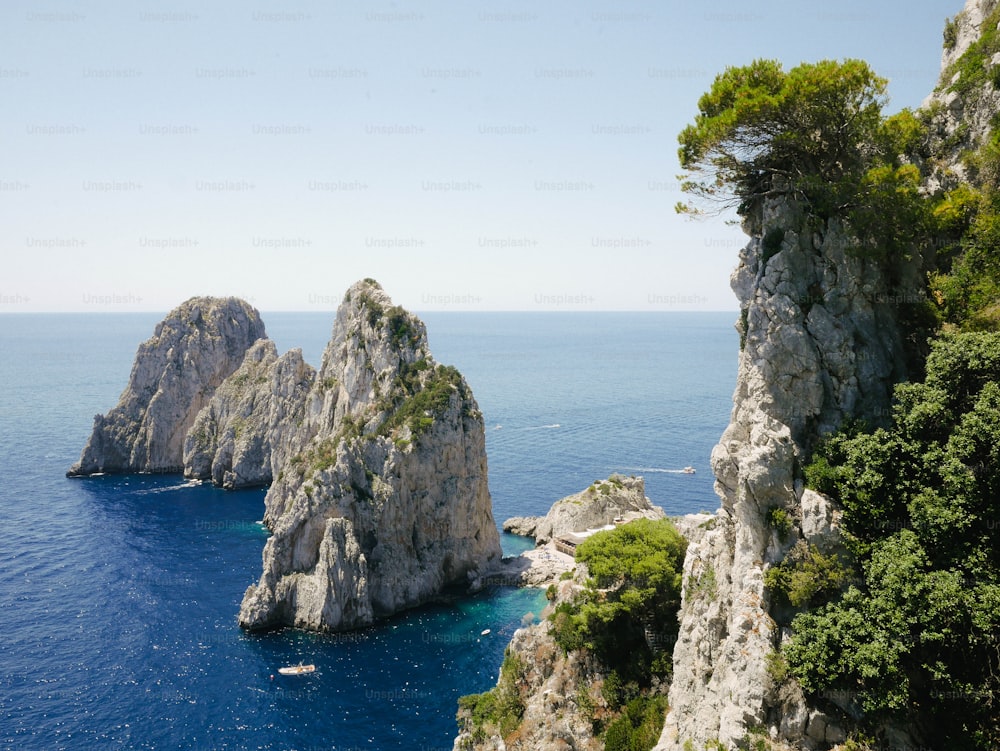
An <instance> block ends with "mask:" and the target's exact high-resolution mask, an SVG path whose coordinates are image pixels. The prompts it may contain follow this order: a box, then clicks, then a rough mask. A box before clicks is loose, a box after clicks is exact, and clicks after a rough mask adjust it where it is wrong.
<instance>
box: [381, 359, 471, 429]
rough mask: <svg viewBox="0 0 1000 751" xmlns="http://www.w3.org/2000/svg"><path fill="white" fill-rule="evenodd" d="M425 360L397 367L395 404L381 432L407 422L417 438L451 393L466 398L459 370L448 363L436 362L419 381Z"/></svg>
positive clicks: (449, 399) (447, 402)
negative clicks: (437, 363) (398, 370)
mask: <svg viewBox="0 0 1000 751" xmlns="http://www.w3.org/2000/svg"><path fill="white" fill-rule="evenodd" d="M427 368H428V364H427V361H426V360H418V361H417V362H416V363H414V364H413V365H411V366H409V367H404V368H402V369H401V370H400V376H399V377H398V378H397V382H396V384H395V386H394V389H393V390H394V396H395V398H396V400H397V404H396V405H395V406H394V407H393V411H392V413H391V414H390V415H389V417H388V418H387V419H386V421H385V422H384V423H383V425H382V427H381V429H380V431H379V432H380V433H382V434H384V435H388V434H389V433H391V432H392V431H393V430H396V429H397V428H401V427H402V426H404V425H407V426H409V428H410V431H411V432H412V434H413V437H414V438H419V437H420V436H421V435H422V434H423V433H424V432H425V431H426V430H427V429H429V428H430V427H431V426H432V425H433V424H434V420H435V418H436V417H437V416H440V415H442V414H443V413H444V412H445V410H447V409H448V405H449V403H450V402H451V397H452V395H453V394H455V393H458V394H460V395H463V396H464V397H466V398H469V395H468V394H465V393H464V381H463V380H462V374H461V373H459V372H458V370H457V369H456V368H454V367H452V366H450V365H437V366H435V367H434V369H433V371H431V372H430V375H429V376H425V377H423V380H422V381H421V378H420V376H419V375H418V374H419V373H423V372H424V371H425V370H427Z"/></svg>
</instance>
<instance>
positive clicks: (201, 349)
mask: <svg viewBox="0 0 1000 751" xmlns="http://www.w3.org/2000/svg"><path fill="white" fill-rule="evenodd" d="M264 336H265V332H264V324H263V323H262V322H261V320H260V315H259V314H258V313H257V311H256V310H255V309H254V308H252V307H251V306H250V305H248V304H247V303H245V302H243V301H242V300H238V299H236V298H232V297H229V298H211V297H194V298H192V299H190V300H188V301H187V302H185V303H183V304H182V305H180V306H179V307H177V308H176V309H174V310H173V311H171V312H170V313H169V314H168V315H167V317H166V318H164V319H163V321H161V322H160V323H159V324H157V326H156V329H155V331H154V333H153V336H152V338H150V339H149V340H147V341H146V342H144V343H143V344H142V345H140V347H139V350H138V352H137V353H136V357H135V364H134V365H133V366H132V374H131V376H130V377H129V382H128V386H127V387H126V388H125V391H124V392H122V395H121V398H120V399H119V401H118V404H117V406H115V407H114V408H113V409H112V410H111V411H110V412H108V414H106V415H97V416H96V417H95V418H94V428H93V432H92V434H91V436H90V439H89V440H88V441H87V445H86V446H85V447H84V449H83V453H82V455H81V456H80V460H79V461H78V462H77V463H76V464H74V465H73V466H72V467H71V468H70V470H69V471H68V472H67V475H70V476H78V475H90V474H95V473H99V472H111V473H114V472H179V471H181V469H182V467H183V465H184V461H183V447H184V438H185V436H186V434H187V432H188V430H189V429H190V427H191V425H192V424H193V423H194V420H195V416H196V415H197V414H198V412H199V411H200V410H201V409H202V407H204V406H205V404H207V402H208V401H209V399H210V398H211V397H212V395H213V393H214V392H215V390H216V388H217V387H218V386H219V384H221V383H222V382H223V380H225V378H226V377H227V376H229V375H230V374H231V373H232V372H233V371H235V370H236V369H237V368H238V367H239V366H240V364H241V363H242V362H243V358H244V356H245V355H246V352H247V350H248V349H250V347H251V346H252V345H253V344H254V342H256V341H257V340H258V339H261V338H263V337H264Z"/></svg>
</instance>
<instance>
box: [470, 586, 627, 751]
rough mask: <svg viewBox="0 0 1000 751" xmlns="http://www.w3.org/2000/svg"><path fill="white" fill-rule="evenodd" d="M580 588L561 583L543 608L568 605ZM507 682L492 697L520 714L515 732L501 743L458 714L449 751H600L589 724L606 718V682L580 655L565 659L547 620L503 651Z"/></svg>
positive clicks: (491, 730) (490, 730) (494, 733)
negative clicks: (502, 698)
mask: <svg viewBox="0 0 1000 751" xmlns="http://www.w3.org/2000/svg"><path fill="white" fill-rule="evenodd" d="M579 588H580V585H579V584H578V583H577V582H573V581H563V582H560V583H559V584H558V585H557V589H558V593H557V595H556V599H555V601H554V602H553V603H552V604H551V605H550V606H549V607H548V608H546V610H545V612H544V613H543V616H547V615H548V614H549V613H550V612H551V609H552V607H554V606H555V605H556V604H558V603H560V602H565V601H569V600H570V599H572V596H573V593H574V591H576V590H578V589H579ZM507 655H508V657H507V658H506V664H507V668H506V669H507V670H509V671H511V673H512V674H511V675H509V676H506V677H504V676H501V678H500V680H499V682H498V687H497V689H495V690H496V691H499V692H503V693H504V694H505V695H506V696H505V698H506V700H507V701H508V702H511V703H514V702H516V703H517V704H518V705H519V706H520V707H522V708H523V711H522V713H521V715H520V717H519V719H518V722H517V728H516V729H515V730H514V731H512V732H508V734H507V736H506V738H504V737H501V736H502V730H500V729H498V728H496V727H477V726H476V723H475V721H474V719H473V717H472V713H471V712H469V711H468V710H466V709H462V710H460V711H459V713H458V723H459V728H460V730H459V733H458V735H457V736H456V738H455V741H454V751H505V750H506V749H514V748H524V749H560V750H563V749H576V750H577V751H601V750H602V749H603V748H604V743H603V742H602V741H601V739H600V738H598V737H596V736H595V733H594V723H595V720H597V719H598V718H603V717H606V716H607V715H608V714H609V711H608V708H607V702H606V701H605V699H604V698H603V697H602V696H601V688H602V686H603V684H604V680H605V678H606V676H605V674H604V672H602V670H601V669H600V665H599V664H598V663H597V661H596V660H594V659H593V658H592V657H589V656H587V655H585V654H584V653H583V652H582V651H581V650H575V651H573V652H570V653H569V654H566V653H564V652H563V650H562V648H561V647H560V646H559V645H558V644H557V643H556V641H555V639H554V638H553V637H552V634H551V626H550V624H549V622H548V620H542V622H541V623H536V624H534V625H531V626H526V627H524V628H519V629H518V630H517V631H515V632H514V636H513V637H512V638H511V641H510V644H509V645H508V647H507Z"/></svg>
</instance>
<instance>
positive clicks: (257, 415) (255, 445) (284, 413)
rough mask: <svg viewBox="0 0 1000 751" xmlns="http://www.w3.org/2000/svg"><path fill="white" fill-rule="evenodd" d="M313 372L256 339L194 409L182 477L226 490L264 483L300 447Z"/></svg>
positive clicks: (294, 355) (298, 358) (298, 356)
mask: <svg viewBox="0 0 1000 751" xmlns="http://www.w3.org/2000/svg"><path fill="white" fill-rule="evenodd" d="M315 377H316V371H315V370H314V369H313V368H311V367H310V366H309V365H308V364H307V363H306V362H305V361H304V360H303V359H302V351H301V350H298V349H294V350H291V351H289V352H287V353H286V354H284V355H282V356H281V357H280V358H279V357H278V352H277V349H276V348H275V346H274V342H272V341H270V340H269V339H261V340H259V341H258V342H257V343H256V344H254V346H253V347H251V348H250V350H249V351H248V352H247V354H246V358H245V359H244V360H243V364H242V365H241V366H240V367H239V369H238V370H237V371H236V372H235V373H233V374H232V375H231V376H229V378H227V379H226V380H225V381H223V383H222V385H220V386H219V388H218V389H217V390H216V392H215V394H214V396H213V397H212V399H211V401H209V403H208V404H207V405H205V407H204V409H202V410H201V412H199V413H198V416H197V417H196V418H195V421H194V424H193V425H192V426H191V429H190V430H189V431H188V434H187V437H186V439H185V441H184V475H185V476H186V477H192V478H196V479H200V480H209V479H210V480H211V481H212V482H213V483H214V484H216V485H219V486H221V487H224V488H227V489H230V490H232V489H235V488H244V487H252V486H259V485H267V484H269V483H270V482H271V480H272V479H273V477H274V476H275V475H277V473H278V472H279V471H280V469H281V467H282V466H283V465H284V463H285V462H286V461H287V460H288V459H289V458H291V456H292V455H293V454H294V453H295V452H296V451H298V450H299V449H301V448H302V445H304V443H305V440H306V439H307V438H308V436H307V435H305V436H304V435H303V431H302V430H299V429H297V426H301V425H302V424H303V423H304V421H305V411H306V397H307V395H308V394H309V392H310V390H311V388H312V386H313V382H314V381H315Z"/></svg>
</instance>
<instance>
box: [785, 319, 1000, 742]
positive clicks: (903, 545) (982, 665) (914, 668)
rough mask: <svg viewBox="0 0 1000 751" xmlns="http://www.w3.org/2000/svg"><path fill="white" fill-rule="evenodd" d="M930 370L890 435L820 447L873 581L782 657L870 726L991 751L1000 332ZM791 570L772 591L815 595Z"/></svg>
mask: <svg viewBox="0 0 1000 751" xmlns="http://www.w3.org/2000/svg"><path fill="white" fill-rule="evenodd" d="M926 373H927V374H926V378H925V380H924V382H923V383H914V384H904V385H900V386H898V387H897V389H896V398H897V406H896V409H895V411H894V419H893V425H892V426H891V427H890V428H889V429H880V430H877V431H874V432H871V433H865V432H862V433H858V434H856V435H851V436H844V437H839V438H834V439H832V440H830V441H827V442H826V443H824V445H823V446H822V447H821V450H822V451H823V452H824V455H825V456H826V457H827V459H828V461H830V463H831V464H834V465H836V466H837V467H838V471H837V474H836V482H835V487H834V490H833V495H834V496H835V497H836V498H838V499H839V500H840V502H841V504H842V505H843V508H844V514H843V518H842V523H843V532H844V535H845V537H846V539H847V540H848V541H849V543H850V545H851V549H852V550H853V551H854V553H855V555H856V557H857V565H858V567H859V569H860V572H861V576H860V578H859V579H858V580H857V581H856V582H855V584H854V585H852V586H850V587H848V588H847V590H846V591H845V592H844V594H843V596H842V597H840V598H838V599H834V600H832V601H830V602H828V603H827V604H825V605H822V606H820V607H817V608H816V609H814V610H811V611H809V612H805V613H801V614H799V615H797V616H796V617H795V619H794V621H793V622H792V629H793V634H792V638H791V640H790V641H789V643H788V644H787V645H786V646H785V648H784V649H783V655H784V657H785V659H786V660H787V662H788V666H789V670H790V672H791V674H792V675H794V676H795V677H796V678H797V679H798V680H799V682H800V683H801V685H802V686H803V688H804V689H805V690H806V691H807V692H810V693H813V694H818V693H821V692H824V691H846V692H850V693H851V694H852V695H853V696H856V697H857V703H858V705H859V706H860V708H861V709H862V710H863V711H864V712H865V713H866V714H867V718H868V721H869V722H870V723H871V724H872V726H875V725H877V724H878V722H879V721H880V720H884V719H886V718H893V719H894V720H895V721H897V722H904V723H905V722H912V723H915V724H918V725H919V727H921V729H922V730H923V732H924V735H925V740H926V741H927V742H928V744H929V745H931V746H934V747H941V748H957V747H962V748H968V749H993V748H997V747H1000V719H998V715H997V713H996V712H995V710H994V706H995V702H996V701H997V699H998V697H1000V658H998V655H1000V538H998V536H997V535H996V533H995V530H994V525H995V519H996V518H997V514H998V513H1000V334H996V333H989V334H986V333H981V334H976V333H965V334H957V335H951V336H946V337H943V338H941V339H939V340H938V341H936V342H935V343H934V345H933V348H932V351H931V354H930V356H929V357H928V358H927V363H926ZM803 560H806V561H807V562H808V558H806V559H803ZM780 569H781V567H777V569H771V571H776V570H778V573H776V574H773V575H772V581H771V582H770V583H771V584H772V585H774V586H776V587H778V588H782V589H783V590H784V591H786V592H788V593H789V599H791V597H792V594H793V593H794V596H795V597H796V598H797V599H800V600H801V599H802V598H805V597H807V596H808V593H809V592H810V591H811V588H810V587H808V586H806V587H804V588H802V587H798V586H796V583H795V581H794V579H793V575H794V571H793V570H791V569H789V570H785V571H781V570H780ZM817 569H818V572H819V574H820V576H821V577H822V576H824V575H825V574H824V572H829V570H830V569H829V568H824V567H823V566H818V567H817ZM769 573H770V572H769ZM809 600H812V597H809Z"/></svg>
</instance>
